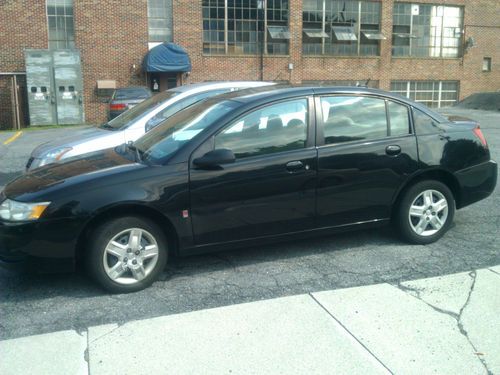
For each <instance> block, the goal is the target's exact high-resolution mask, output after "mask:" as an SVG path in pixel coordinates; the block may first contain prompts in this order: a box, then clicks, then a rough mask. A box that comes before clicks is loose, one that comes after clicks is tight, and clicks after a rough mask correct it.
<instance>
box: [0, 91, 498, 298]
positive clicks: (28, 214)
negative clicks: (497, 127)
mask: <svg viewBox="0 0 500 375" xmlns="http://www.w3.org/2000/svg"><path fill="white" fill-rule="evenodd" d="M496 180H497V165H496V163H495V162H494V161H492V160H491V159H490V152H489V150H488V145H487V142H486V140H485V138H484V136H483V134H482V132H481V130H480V128H479V126H478V125H477V124H476V123H474V122H470V121H463V120H462V121H457V122H452V121H450V120H448V119H446V118H444V117H442V116H441V115H439V114H437V113H435V112H432V111H430V110H429V109H428V108H426V107H424V106H422V105H419V104H417V103H414V102H411V101H409V100H406V99H403V98H401V97H399V96H394V95H391V94H389V93H386V92H383V91H379V90H373V89H366V88H304V87H300V88H297V87H296V88H290V87H289V88H283V87H275V88H261V89H253V90H250V91H248V90H247V91H241V92H236V93H231V94H225V95H223V96H219V97H217V98H214V99H209V100H207V101H205V102H202V103H198V104H195V105H193V106H191V107H189V108H187V109H185V110H183V111H181V112H179V113H177V114H176V115H174V116H172V117H171V118H169V119H168V120H166V121H165V122H164V123H162V124H161V125H159V126H158V127H157V128H155V129H154V130H152V131H151V132H149V133H147V134H146V135H144V136H143V137H142V138H140V139H139V140H138V141H136V142H135V143H133V144H129V145H123V146H120V147H117V148H115V149H108V150H106V151H104V152H97V153H93V154H87V155H85V156H84V157H83V158H79V159H73V160H71V159H69V160H68V161H67V162H65V163H63V164H58V165H53V166H46V167H42V168H39V169H36V170H34V171H33V172H31V173H28V174H26V175H24V176H22V177H20V178H18V179H17V180H15V181H13V182H12V183H10V184H9V185H8V186H7V187H6V188H5V190H4V191H3V193H2V194H1V196H0V259H1V261H2V264H4V265H11V266H16V265H18V266H20V265H31V266H35V268H36V269H37V270H39V271H47V270H48V271H53V270H55V269H60V268H70V269H71V268H73V267H74V266H75V264H77V263H79V262H80V263H82V264H85V265H86V267H87V268H88V270H89V272H90V274H91V275H92V276H93V277H94V278H95V279H96V280H97V281H98V282H99V283H100V284H101V285H102V286H103V287H104V288H106V289H108V290H109V291H112V292H131V291H137V290H140V289H142V288H145V287H147V286H148V285H150V284H151V283H152V282H153V281H154V280H155V279H156V278H157V276H158V274H159V273H160V272H161V271H162V269H163V268H164V266H165V263H166V261H167V257H168V255H169V254H173V253H174V254H178V255H188V254H194V253H200V252H205V251H212V250H216V249H227V248H235V247H238V246H241V245H244V244H249V243H253V244H255V243H260V242H265V241H273V240H279V239H290V238H296V237H304V236H318V235H320V234H324V233H328V232H332V231H337V230H344V229H351V228H358V227H365V226H374V225H381V224H385V223H389V222H390V221H392V222H393V223H394V225H395V226H396V227H397V228H398V229H399V233H400V234H401V236H402V237H403V238H404V239H405V240H406V241H409V242H412V243H417V244H428V243H431V242H433V241H436V240H437V239H439V238H440V237H441V236H442V235H443V234H444V233H445V232H446V231H447V230H448V228H449V227H450V225H451V223H452V221H453V216H454V215H455V209H460V208H462V207H465V206H467V205H469V204H471V203H474V202H477V201H479V200H481V199H484V198H486V197H487V196H488V195H490V194H491V192H492V191H493V189H494V188H495V185H496Z"/></svg>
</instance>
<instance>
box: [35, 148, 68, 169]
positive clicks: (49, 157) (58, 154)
mask: <svg viewBox="0 0 500 375" xmlns="http://www.w3.org/2000/svg"><path fill="white" fill-rule="evenodd" d="M71 150H73V148H72V147H61V148H58V149H55V150H53V151H50V152H48V153H47V154H45V155H44V156H43V157H42V158H41V159H42V160H41V161H40V164H38V167H41V166H44V165H47V164H50V163H55V162H57V161H59V160H61V159H62V157H63V156H64V154H66V153H68V152H70V151H71Z"/></svg>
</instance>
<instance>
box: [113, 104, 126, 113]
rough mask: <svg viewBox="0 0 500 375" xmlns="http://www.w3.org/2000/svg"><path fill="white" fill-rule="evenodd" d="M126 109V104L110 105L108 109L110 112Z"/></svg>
mask: <svg viewBox="0 0 500 375" xmlns="http://www.w3.org/2000/svg"><path fill="white" fill-rule="evenodd" d="M126 107H127V105H126V104H110V105H109V109H111V110H112V111H121V110H122V109H125V108H126Z"/></svg>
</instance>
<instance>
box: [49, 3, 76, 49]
mask: <svg viewBox="0 0 500 375" xmlns="http://www.w3.org/2000/svg"><path fill="white" fill-rule="evenodd" d="M47 21H48V32H49V48H50V49H73V48H75V27H74V24H73V22H74V17H73V0H47Z"/></svg>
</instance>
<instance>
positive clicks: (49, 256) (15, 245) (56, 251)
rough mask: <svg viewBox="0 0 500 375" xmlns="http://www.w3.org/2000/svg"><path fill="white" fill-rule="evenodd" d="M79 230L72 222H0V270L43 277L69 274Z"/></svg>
mask: <svg viewBox="0 0 500 375" xmlns="http://www.w3.org/2000/svg"><path fill="white" fill-rule="evenodd" d="M80 227H81V223H80V222H79V221H78V220H74V219H56V220H44V221H37V222H22V223H12V222H4V221H0V266H2V267H4V268H9V269H17V270H24V269H26V270H30V271H35V272H44V273H45V272H60V271H71V270H73V269H74V264H75V248H76V241H77V238H78V234H79V231H80Z"/></svg>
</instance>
